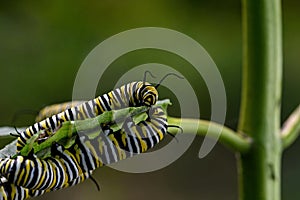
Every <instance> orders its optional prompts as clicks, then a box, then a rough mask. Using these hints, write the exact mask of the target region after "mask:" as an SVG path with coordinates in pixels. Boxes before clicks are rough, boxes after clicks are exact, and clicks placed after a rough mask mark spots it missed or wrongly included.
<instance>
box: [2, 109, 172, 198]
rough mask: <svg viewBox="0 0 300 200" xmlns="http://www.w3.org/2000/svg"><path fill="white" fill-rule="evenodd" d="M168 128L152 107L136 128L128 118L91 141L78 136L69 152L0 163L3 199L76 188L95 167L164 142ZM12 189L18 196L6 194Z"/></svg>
mask: <svg viewBox="0 0 300 200" xmlns="http://www.w3.org/2000/svg"><path fill="white" fill-rule="evenodd" d="M167 127H168V124H167V118H166V114H165V113H164V111H163V110H162V108H160V107H158V106H151V107H149V110H148V118H147V119H146V120H145V121H142V122H140V123H138V124H135V123H134V122H133V119H132V118H131V117H128V118H126V120H125V122H124V123H123V125H122V127H121V129H120V130H118V131H115V132H113V131H112V130H111V129H105V130H103V132H100V134H98V135H97V137H94V138H92V139H91V138H88V137H87V136H85V135H83V136H82V135H80V136H79V135H78V136H77V137H76V142H75V144H73V145H72V146H71V147H70V148H68V149H65V148H64V147H62V146H59V147H58V148H56V147H55V146H54V147H55V148H53V149H54V150H53V155H52V156H51V157H49V158H46V159H44V160H42V159H39V158H37V157H36V156H35V155H33V156H32V157H28V158H27V157H24V156H17V157H16V158H5V159H2V160H0V173H1V175H2V177H4V178H5V179H7V183H4V185H2V187H1V188H2V193H3V194H2V199H4V200H10V199H16V200H22V199H25V198H28V197H33V196H38V195H40V194H43V193H44V192H48V191H53V190H58V189H61V188H65V187H69V186H72V185H75V184H78V183H80V182H82V181H84V180H85V179H87V178H88V177H90V175H91V174H92V172H93V170H95V169H96V168H98V167H101V166H104V165H107V164H110V163H114V162H117V161H119V160H122V159H126V158H128V157H132V156H134V155H135V154H139V153H143V152H145V151H147V150H148V149H149V148H152V147H153V146H154V145H155V144H157V143H158V142H159V141H161V140H162V139H163V137H164V135H165V134H166V132H167ZM99 131H101V128H100V127H99ZM3 188H4V189H3ZM12 189H13V191H16V190H19V192H9V191H11V190H12ZM0 192H1V190H0ZM16 195H17V196H16ZM0 199H1V197H0ZM2 199H1V200H2Z"/></svg>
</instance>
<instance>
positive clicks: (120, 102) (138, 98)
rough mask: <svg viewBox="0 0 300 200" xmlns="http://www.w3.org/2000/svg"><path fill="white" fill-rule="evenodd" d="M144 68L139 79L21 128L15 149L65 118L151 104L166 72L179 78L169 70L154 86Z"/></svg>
mask: <svg viewBox="0 0 300 200" xmlns="http://www.w3.org/2000/svg"><path fill="white" fill-rule="evenodd" d="M147 72H148V71H146V72H145V74H144V81H143V82H142V81H138V82H132V83H128V84H125V85H123V86H121V87H120V88H117V89H115V90H113V91H111V92H109V93H107V94H104V95H101V96H98V97H97V98H95V99H93V100H90V101H87V102H84V103H82V104H80V105H78V106H75V107H71V108H68V109H66V110H65V111H63V112H60V113H58V114H54V115H53V116H51V117H48V118H46V119H44V120H42V121H40V122H37V123H35V124H33V125H32V126H30V127H28V128H27V129H26V130H25V131H23V132H21V133H19V136H18V140H17V151H18V152H19V151H20V150H21V149H22V148H23V147H24V145H25V144H26V141H27V140H28V139H29V138H31V137H32V136H33V135H34V134H35V133H37V132H39V131H44V134H46V136H48V135H51V134H52V133H53V132H55V131H56V130H57V129H58V128H59V127H60V126H61V124H62V123H63V122H65V121H74V120H82V119H85V118H93V117H95V116H97V115H100V114H102V113H103V112H105V111H110V110H118V109H121V108H126V107H128V106H129V107H138V106H148V107H150V106H152V105H155V103H156V102H157V100H158V92H157V90H156V89H157V88H158V87H159V85H160V84H161V83H162V81H163V80H164V79H165V78H166V77H167V76H169V75H175V76H177V77H179V78H182V77H180V76H178V75H177V74H173V73H169V74H167V75H165V76H164V77H163V78H162V79H161V80H160V82H159V83H158V84H157V85H156V86H153V85H151V84H150V83H148V82H146V81H145V79H146V73H147ZM148 73H150V72H148ZM150 74H151V73H150ZM151 75H152V74H151ZM152 76H153V75H152Z"/></svg>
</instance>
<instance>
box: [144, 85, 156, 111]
mask: <svg viewBox="0 0 300 200" xmlns="http://www.w3.org/2000/svg"><path fill="white" fill-rule="evenodd" d="M140 100H141V104H142V105H143V106H148V107H150V106H152V105H155V104H156V102H157V100H158V92H157V90H156V88H155V87H154V86H153V85H150V84H149V83H144V85H143V87H142V90H141V91H140Z"/></svg>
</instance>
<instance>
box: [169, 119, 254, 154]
mask: <svg viewBox="0 0 300 200" xmlns="http://www.w3.org/2000/svg"><path fill="white" fill-rule="evenodd" d="M168 124H172V125H178V126H182V127H184V133H185V134H186V133H194V132H195V124H198V129H197V135H200V136H206V135H207V136H208V137H211V138H213V139H217V140H218V142H219V143H221V144H223V145H224V146H226V147H228V148H229V149H231V150H233V151H234V152H243V153H246V152H247V151H249V149H250V146H251V141H250V139H249V137H246V136H242V135H240V134H237V133H236V132H235V131H233V130H231V129H230V128H227V127H224V126H223V125H220V124H217V123H214V122H211V121H205V120H198V119H188V118H181V119H180V118H174V117H168ZM209 127H210V129H209V130H210V131H209V132H207V130H208V128H209ZM220 130H221V132H219V131H220ZM168 131H170V132H172V133H175V132H178V130H177V129H172V128H169V129H168Z"/></svg>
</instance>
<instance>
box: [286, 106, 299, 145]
mask: <svg viewBox="0 0 300 200" xmlns="http://www.w3.org/2000/svg"><path fill="white" fill-rule="evenodd" d="M299 134H300V105H299V106H298V107H297V108H296V110H295V111H294V112H293V113H292V114H291V115H290V116H289V118H288V119H287V120H286V121H285V122H284V124H283V127H282V130H281V137H282V145H283V147H284V148H287V147H289V146H290V145H291V144H292V143H293V142H294V141H295V140H296V139H297V137H298V135H299Z"/></svg>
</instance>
